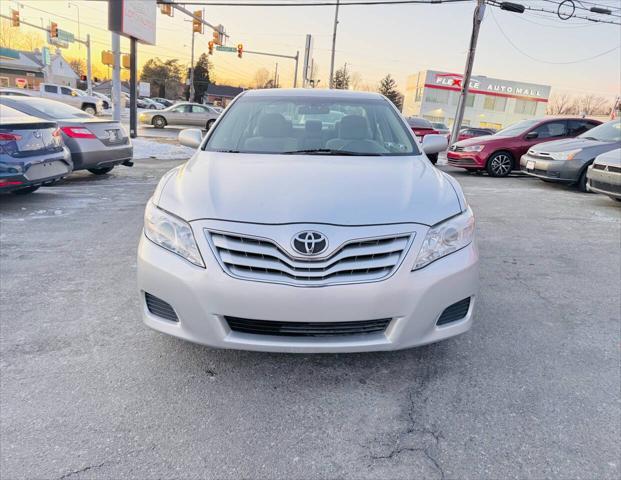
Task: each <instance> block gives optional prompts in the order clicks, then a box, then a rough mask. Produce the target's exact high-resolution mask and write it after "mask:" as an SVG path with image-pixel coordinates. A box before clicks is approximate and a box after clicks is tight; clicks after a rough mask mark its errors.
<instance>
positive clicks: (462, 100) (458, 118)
mask: <svg viewBox="0 0 621 480" xmlns="http://www.w3.org/2000/svg"><path fill="white" fill-rule="evenodd" d="M484 15H485V0H477V6H476V7H475V9H474V17H473V19H472V35H471V36H470V49H469V50H468V59H467V60H466V69H465V71H464V76H463V78H462V81H461V93H460V94H459V102H458V103H457V112H456V113H455V122H454V123H453V131H452V132H451V141H450V145H452V144H453V143H455V142H456V141H457V137H458V136H459V130H460V128H461V122H462V120H463V119H464V110H465V109H466V98H467V96H468V87H469V85H470V77H471V76H472V67H473V66H474V54H475V52H476V49H477V40H478V39H479V30H480V28H481V22H482V21H483V16H484Z"/></svg>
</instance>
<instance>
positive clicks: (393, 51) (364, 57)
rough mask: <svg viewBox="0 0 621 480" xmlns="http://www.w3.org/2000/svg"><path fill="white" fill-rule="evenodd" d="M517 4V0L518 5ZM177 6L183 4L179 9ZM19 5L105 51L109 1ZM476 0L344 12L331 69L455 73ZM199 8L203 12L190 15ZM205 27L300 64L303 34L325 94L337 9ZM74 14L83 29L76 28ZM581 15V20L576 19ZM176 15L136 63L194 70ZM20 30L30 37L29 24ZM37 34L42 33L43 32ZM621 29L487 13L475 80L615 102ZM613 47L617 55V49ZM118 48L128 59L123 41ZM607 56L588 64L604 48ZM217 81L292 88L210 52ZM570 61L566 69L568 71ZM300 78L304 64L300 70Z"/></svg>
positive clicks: (250, 59)
mask: <svg viewBox="0 0 621 480" xmlns="http://www.w3.org/2000/svg"><path fill="white" fill-rule="evenodd" d="M514 1H519V0H514ZM521 1H522V3H524V4H526V5H529V6H531V7H542V6H543V7H546V8H553V7H554V5H553V3H551V2H550V0H521ZM590 1H591V2H596V3H598V4H600V5H608V6H610V7H611V8H613V9H618V10H614V13H615V14H616V15H619V16H620V17H613V19H615V20H619V21H621V0H590ZM179 3H181V2H179ZM18 6H20V12H21V18H22V20H25V21H29V22H32V23H36V24H43V25H46V26H47V25H48V24H49V22H50V21H51V20H53V21H56V22H57V23H58V25H59V28H61V29H63V30H68V31H71V32H73V33H74V34H76V35H77V34H78V30H79V33H80V35H81V36H82V37H84V36H85V35H86V33H90V35H91V38H92V39H93V47H94V48H93V58H94V59H95V60H96V61H97V62H99V59H100V57H101V51H102V50H108V49H110V32H108V31H107V2H106V1H97V0H71V1H70V2H67V1H66V0H21V1H20V2H16V1H14V0H5V1H2V2H0V12H1V13H3V14H5V15H10V9H11V8H17V7H18ZM474 7H475V3H474V2H473V1H470V2H465V3H453V4H440V5H376V6H342V7H341V9H340V12H339V25H338V35H337V46H336V59H335V63H336V66H337V67H341V66H343V65H344V64H345V63H347V69H348V71H349V72H356V73H357V74H358V75H359V76H360V77H361V83H362V84H367V85H369V86H371V88H373V87H375V86H376V85H377V83H378V82H379V80H380V79H381V78H382V77H384V76H385V75H386V74H389V73H390V74H391V75H392V76H393V77H394V78H395V79H396V80H397V83H398V85H399V87H400V89H401V90H402V91H404V90H405V84H406V78H407V76H408V75H411V74H413V73H415V72H418V71H420V70H425V69H434V70H446V71H451V72H458V73H461V72H463V70H464V65H465V60H466V53H467V48H468V42H469V38H470V32H471V29H472V13H473V10H474ZM188 8H189V9H191V10H192V9H199V8H200V7H193V6H191V7H188ZM204 8H205V19H206V20H207V21H209V22H210V23H212V24H215V25H217V24H222V25H224V26H225V28H226V31H227V33H228V34H229V35H230V39H229V42H228V45H231V46H236V45H237V44H238V43H242V44H243V45H244V48H245V49H246V50H258V51H269V52H273V53H280V54H285V55H295V53H296V51H300V56H302V53H303V50H304V42H305V36H306V34H312V35H313V37H314V44H315V48H314V58H315V62H316V64H317V65H318V69H319V72H318V75H317V76H318V78H319V79H321V83H320V86H327V83H328V75H329V68H330V48H331V42H332V28H333V21H334V7H333V6H325V7H324V6H322V7H284V6H283V7H247V6H244V7H233V6H210V5H209V2H206V5H205V7H204ZM78 13H79V20H80V22H79V25H78ZM582 13H584V14H587V12H584V11H583V12H582ZM184 18H185V16H184V15H182V14H180V13H179V12H175V16H174V17H173V18H170V17H167V16H164V15H161V14H159V13H158V17H157V44H156V45H155V46H148V45H140V46H139V48H138V57H139V58H138V63H139V65H141V64H142V63H144V62H145V61H146V60H148V59H149V58H152V57H156V56H157V57H160V58H161V59H164V60H165V59H169V58H179V59H180V60H181V63H182V64H184V65H189V63H190V45H191V35H192V34H191V24H190V23H188V22H185V21H184ZM19 30H20V32H28V31H29V30H30V31H34V29H30V28H29V27H26V26H21V27H20V29H19ZM41 33H43V32H41ZM210 39H211V35H210V33H209V32H206V34H204V35H196V45H195V58H198V56H199V55H200V53H202V52H205V51H206V50H207V42H208V41H209V40H210ZM620 46H621V27H620V26H618V25H607V24H603V23H593V22H588V21H586V20H578V19H572V20H569V21H562V20H560V19H559V18H558V17H555V16H553V15H550V14H545V13H541V12H528V11H527V12H525V13H524V14H517V13H510V12H505V11H502V10H499V9H497V8H492V7H489V6H488V7H487V9H486V14H485V18H484V21H483V24H482V26H481V32H480V34H479V42H478V48H477V52H476V59H475V66H474V74H476V75H486V76H489V77H496V78H501V79H507V80H519V81H523V82H531V83H539V84H546V85H551V86H552V88H553V93H554V92H569V93H572V94H584V93H593V94H599V95H602V96H607V97H614V96H616V95H619V94H621V50H620V49H619V48H618V47H620ZM615 47H617V48H616V49H615ZM121 48H122V50H123V51H125V52H127V51H129V41H128V40H126V39H122V43H121ZM611 49H615V50H613V51H612V52H610V53H608V54H605V55H601V56H599V57H598V58H591V57H594V56H596V55H599V54H601V53H602V52H605V51H607V50H611ZM63 54H64V55H65V56H69V57H75V56H81V57H82V58H84V59H85V58H86V50H85V48H84V47H81V48H79V47H78V46H77V45H74V46H72V47H71V48H70V49H68V51H64V52H63ZM211 60H212V63H213V67H214V71H215V78H216V80H217V81H218V83H228V84H231V85H244V86H248V85H249V84H250V83H251V82H252V79H253V77H254V75H255V72H256V71H257V69H259V68H266V69H267V70H269V71H270V72H273V71H274V69H275V64H276V62H278V72H279V77H280V83H281V85H282V86H291V84H292V81H293V71H294V62H293V60H287V59H276V58H270V57H262V56H254V55H250V54H245V55H244V56H243V58H242V59H238V58H237V55H236V54H235V53H222V52H215V54H214V55H213V56H212V57H211ZM570 62H571V63H570ZM300 70H301V62H300Z"/></svg>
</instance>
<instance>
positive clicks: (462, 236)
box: [412, 207, 474, 270]
mask: <svg viewBox="0 0 621 480" xmlns="http://www.w3.org/2000/svg"><path fill="white" fill-rule="evenodd" d="M473 239H474V215H473V214H472V210H471V209H470V207H468V209H467V210H466V211H465V212H463V213H461V214H459V215H457V216H456V217H453V218H451V219H449V220H446V221H445V222H443V223H441V224H439V225H436V226H435V227H432V228H431V229H430V230H429V231H428V232H427V236H426V237H425V240H424V241H423V245H422V247H421V248H420V252H418V257H417V258H416V262H415V263H414V267H413V268H412V270H418V269H419V268H423V267H425V266H427V265H429V264H430V263H431V262H434V261H435V260H437V259H438V258H442V257H445V256H446V255H449V254H451V253H453V252H456V251H457V250H460V249H462V248H464V247H465V246H467V245H469V244H470V243H472V240H473Z"/></svg>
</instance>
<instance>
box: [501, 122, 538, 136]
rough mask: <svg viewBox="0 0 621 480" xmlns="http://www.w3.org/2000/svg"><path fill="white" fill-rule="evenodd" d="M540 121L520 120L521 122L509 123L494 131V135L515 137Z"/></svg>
mask: <svg viewBox="0 0 621 480" xmlns="http://www.w3.org/2000/svg"><path fill="white" fill-rule="evenodd" d="M539 122H540V120H522V121H521V122H518V123H514V124H513V125H509V126H508V127H507V128H503V129H502V130H500V131H498V132H496V133H494V136H495V137H515V136H517V135H522V134H523V133H524V132H526V131H527V130H529V129H530V128H531V127H534V126H535V125H537V124H538V123H539Z"/></svg>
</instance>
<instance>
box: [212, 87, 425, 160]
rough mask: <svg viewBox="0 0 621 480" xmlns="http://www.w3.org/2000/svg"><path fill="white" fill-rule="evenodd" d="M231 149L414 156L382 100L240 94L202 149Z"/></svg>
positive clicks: (414, 149)
mask: <svg viewBox="0 0 621 480" xmlns="http://www.w3.org/2000/svg"><path fill="white" fill-rule="evenodd" d="M204 149H205V150H208V151H226V152H236V153H273V154H299V153H316V154H325V155H339V154H341V155H418V154H419V151H418V148H417V147H416V144H415V143H414V141H413V140H412V137H411V135H410V133H409V130H408V129H407V127H406V126H405V125H404V124H403V121H402V120H401V118H400V116H399V115H398V113H397V112H395V110H394V109H393V108H392V106H391V105H390V104H389V103H388V102H387V101H386V100H383V99H381V98H359V97H358V98H356V97H353V96H352V97H349V98H348V97H340V98H339V97H333V96H325V97H319V96H315V95H313V96H306V97H304V96H297V95H296V96H286V95H282V96H253V95H243V96H241V97H240V98H239V99H238V100H237V101H235V102H234V103H233V104H232V105H231V106H230V107H229V108H227V110H226V113H224V116H223V118H222V120H220V122H219V123H218V124H217V126H216V128H215V130H214V131H213V133H212V134H211V135H210V136H209V139H208V141H207V143H206V145H205V147H204Z"/></svg>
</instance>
